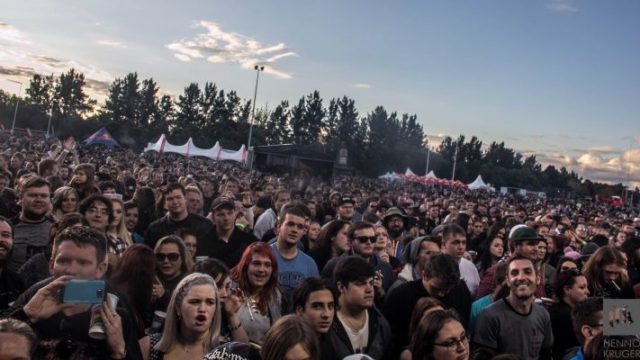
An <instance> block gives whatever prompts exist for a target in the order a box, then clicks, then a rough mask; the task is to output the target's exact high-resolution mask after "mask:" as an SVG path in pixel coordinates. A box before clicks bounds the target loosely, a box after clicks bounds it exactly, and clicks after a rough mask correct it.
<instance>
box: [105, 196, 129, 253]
mask: <svg viewBox="0 0 640 360" xmlns="http://www.w3.org/2000/svg"><path fill="white" fill-rule="evenodd" d="M105 196H106V197H107V198H109V200H111V207H112V208H113V204H114V203H118V204H120V209H122V216H121V217H120V222H119V223H118V224H116V236H117V237H118V238H120V239H122V240H123V241H124V242H126V243H127V245H133V240H132V239H131V234H129V230H127V226H126V225H125V223H124V215H125V210H124V201H122V199H120V198H117V197H113V196H109V195H105ZM113 212H114V216H115V212H116V210H115V209H113ZM110 227H111V224H109V228H110Z"/></svg>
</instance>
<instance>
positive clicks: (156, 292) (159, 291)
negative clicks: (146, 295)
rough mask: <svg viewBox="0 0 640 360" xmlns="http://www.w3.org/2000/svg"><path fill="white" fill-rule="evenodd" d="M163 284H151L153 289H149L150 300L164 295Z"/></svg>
mask: <svg viewBox="0 0 640 360" xmlns="http://www.w3.org/2000/svg"><path fill="white" fill-rule="evenodd" d="M164 291H165V290H164V286H162V284H161V283H159V282H157V283H155V282H154V284H153V289H152V290H151V301H156V300H158V299H160V298H161V297H162V296H164Z"/></svg>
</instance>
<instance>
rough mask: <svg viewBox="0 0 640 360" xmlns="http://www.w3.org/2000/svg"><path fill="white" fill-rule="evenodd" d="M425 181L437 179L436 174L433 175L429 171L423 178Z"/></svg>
mask: <svg viewBox="0 0 640 360" xmlns="http://www.w3.org/2000/svg"><path fill="white" fill-rule="evenodd" d="M424 177H425V178H427V179H437V178H438V177H437V176H436V174H434V173H433V170H431V171H429V173H428V174H427V175H425V176H424Z"/></svg>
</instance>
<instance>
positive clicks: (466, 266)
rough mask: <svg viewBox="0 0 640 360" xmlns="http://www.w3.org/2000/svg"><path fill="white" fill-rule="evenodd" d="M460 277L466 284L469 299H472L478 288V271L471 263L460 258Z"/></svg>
mask: <svg viewBox="0 0 640 360" xmlns="http://www.w3.org/2000/svg"><path fill="white" fill-rule="evenodd" d="M459 268H460V276H462V278H463V279H464V282H465V283H466V284H467V288H468V289H469V292H470V293H471V298H472V299H474V298H475V297H476V292H478V286H480V275H479V274H478V269H477V268H476V266H475V265H473V263H472V262H471V261H469V260H467V259H465V258H460V264H459Z"/></svg>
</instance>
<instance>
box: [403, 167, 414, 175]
mask: <svg viewBox="0 0 640 360" xmlns="http://www.w3.org/2000/svg"><path fill="white" fill-rule="evenodd" d="M404 176H416V174H414V173H413V171H411V169H409V168H407V170H406V171H405V172H404Z"/></svg>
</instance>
